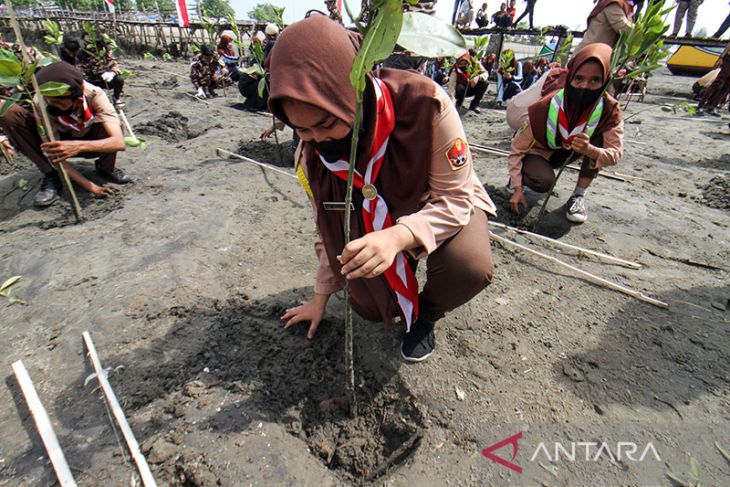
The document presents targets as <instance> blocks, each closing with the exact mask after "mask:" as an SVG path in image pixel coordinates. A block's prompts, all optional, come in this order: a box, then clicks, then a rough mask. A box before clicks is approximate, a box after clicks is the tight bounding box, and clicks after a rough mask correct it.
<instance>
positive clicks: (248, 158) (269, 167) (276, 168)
mask: <svg viewBox="0 0 730 487" xmlns="http://www.w3.org/2000/svg"><path fill="white" fill-rule="evenodd" d="M215 152H216V154H218V155H221V154H225V155H227V156H229V157H235V158H236V159H241V160H242V161H246V162H250V163H252V164H256V165H257V166H259V167H263V168H264V169H269V170H270V171H274V172H278V173H280V174H283V175H284V176H289V177H290V178H294V179H297V176H296V174H292V173H290V172H288V171H284V170H283V169H279V168H278V167H274V166H270V165H269V164H264V163H263V162H259V161H257V160H255V159H251V158H250V157H246V156H242V155H241V154H236V153H235V152H231V151H227V150H225V149H220V148H218V149H216V150H215Z"/></svg>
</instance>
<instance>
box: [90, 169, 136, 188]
mask: <svg viewBox="0 0 730 487" xmlns="http://www.w3.org/2000/svg"><path fill="white" fill-rule="evenodd" d="M96 173H97V174H98V175H99V176H101V177H103V178H104V179H106V180H107V181H109V182H110V183H114V184H129V183H131V182H133V181H134V178H133V177H132V176H130V175H129V174H127V173H125V172H124V171H122V170H121V169H119V168H117V169H114V170H113V171H112V172H107V171H104V170H102V169H99V168H98V167H97V168H96Z"/></svg>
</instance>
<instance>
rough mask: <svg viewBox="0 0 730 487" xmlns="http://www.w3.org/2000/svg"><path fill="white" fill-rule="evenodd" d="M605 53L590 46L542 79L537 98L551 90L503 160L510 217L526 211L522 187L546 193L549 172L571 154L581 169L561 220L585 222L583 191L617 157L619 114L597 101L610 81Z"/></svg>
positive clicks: (606, 101) (532, 109)
mask: <svg viewBox="0 0 730 487" xmlns="http://www.w3.org/2000/svg"><path fill="white" fill-rule="evenodd" d="M611 53H612V49H611V48H610V47H609V46H607V45H606V44H591V45H590V46H586V47H585V48H583V49H582V50H581V51H580V52H578V53H577V54H576V55H575V56H573V58H572V59H571V60H570V62H569V63H568V69H567V70H563V71H562V72H561V71H560V70H553V71H551V74H550V75H548V79H547V80H546V82H545V86H544V87H543V93H545V90H546V87H549V86H554V87H556V88H555V89H552V90H551V91H550V92H549V93H548V94H547V95H545V96H544V97H543V98H541V99H540V100H538V101H537V102H535V103H533V104H532V105H530V106H529V108H528V120H527V121H525V122H524V123H523V124H522V125H521V127H520V129H519V130H518V131H517V134H516V135H515V137H514V138H513V139H512V147H511V150H510V155H509V157H508V158H507V164H508V166H509V175H510V188H511V189H512V190H514V193H513V194H512V197H511V198H510V207H511V208H512V211H513V212H515V213H519V211H520V206H522V207H525V208H526V207H527V199H526V198H525V193H524V191H523V188H522V186H523V184H524V185H526V186H529V187H530V188H532V189H533V190H535V191H537V192H540V193H545V192H547V191H549V190H550V187H551V186H552V185H553V182H554V181H555V172H554V169H556V168H559V167H560V166H562V164H563V162H565V160H566V158H567V157H569V156H570V154H571V152H575V153H577V154H580V155H582V156H583V165H582V166H581V169H580V174H579V175H578V182H577V184H576V187H575V191H574V192H573V195H572V196H571V197H570V199H569V200H568V204H567V213H566V218H567V219H568V220H570V221H572V222H575V223H583V222H584V221H586V219H587V218H588V217H587V215H586V210H585V202H584V199H585V193H586V190H587V189H588V186H590V184H591V182H592V181H593V179H595V177H596V176H597V175H598V170H599V168H601V167H605V166H612V165H614V164H616V163H618V161H619V160H620V159H621V156H622V154H623V129H624V123H623V120H622V118H621V108H620V107H619V105H618V102H616V100H615V99H614V98H613V97H612V96H611V95H609V94H608V93H606V94H604V95H603V97H602V98H601V97H600V96H601V93H602V92H603V88H604V87H605V85H606V83H607V82H608V80H609V77H610V72H609V69H610V63H611ZM552 73H555V74H554V75H553V74H552Z"/></svg>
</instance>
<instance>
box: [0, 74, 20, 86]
mask: <svg viewBox="0 0 730 487" xmlns="http://www.w3.org/2000/svg"><path fill="white" fill-rule="evenodd" d="M18 84H20V78H19V77H17V76H5V75H0V86H4V87H5V88H10V89H12V88H15V87H16V86H18Z"/></svg>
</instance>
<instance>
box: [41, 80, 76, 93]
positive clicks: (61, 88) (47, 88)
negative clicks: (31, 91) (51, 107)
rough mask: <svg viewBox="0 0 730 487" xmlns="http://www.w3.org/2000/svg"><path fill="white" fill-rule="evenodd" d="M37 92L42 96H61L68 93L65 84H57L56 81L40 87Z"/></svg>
mask: <svg viewBox="0 0 730 487" xmlns="http://www.w3.org/2000/svg"><path fill="white" fill-rule="evenodd" d="M38 88H39V90H40V92H41V95H43V96H51V97H53V96H63V95H65V94H66V93H68V90H69V86H68V85H67V84H66V83H59V82H58V81H48V82H47V83H43V84H42V85H40V86H39V87H38Z"/></svg>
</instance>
